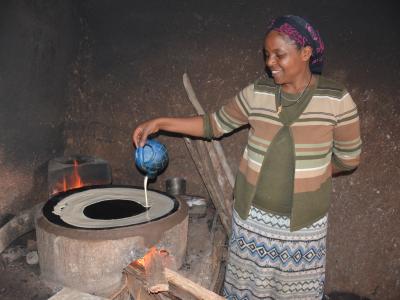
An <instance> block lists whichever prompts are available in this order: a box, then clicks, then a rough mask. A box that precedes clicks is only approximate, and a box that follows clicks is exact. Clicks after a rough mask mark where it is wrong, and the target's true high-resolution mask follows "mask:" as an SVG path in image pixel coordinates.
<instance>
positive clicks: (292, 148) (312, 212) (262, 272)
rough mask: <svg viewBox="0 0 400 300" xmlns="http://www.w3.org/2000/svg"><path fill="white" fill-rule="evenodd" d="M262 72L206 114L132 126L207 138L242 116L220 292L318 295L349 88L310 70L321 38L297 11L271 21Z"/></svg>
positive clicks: (342, 158)
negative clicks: (245, 132)
mask: <svg viewBox="0 0 400 300" xmlns="http://www.w3.org/2000/svg"><path fill="white" fill-rule="evenodd" d="M264 49H265V56H266V66H267V68H268V70H269V74H270V75H271V76H272V78H270V77H269V76H265V77H263V78H261V79H259V80H257V81H256V82H255V83H254V84H251V85H249V86H248V87H246V88H245V89H243V90H242V91H241V92H240V93H239V94H238V95H237V96H236V97H235V98H234V99H233V100H232V101H231V102H229V103H228V104H227V105H225V106H223V107H222V108H221V109H220V110H218V111H217V112H215V113H212V114H207V115H205V116H199V117H190V118H157V119H153V120H150V121H147V122H145V123H143V124H140V125H139V126H138V127H137V128H136V129H135V131H134V134H133V140H134V143H135V144H136V146H143V145H144V143H145V141H146V139H147V136H148V135H149V134H152V133H155V132H157V131H158V130H166V131H172V132H178V133H182V134H185V135H191V136H196V137H206V138H213V137H219V136H222V135H224V134H226V133H228V132H231V131H232V130H234V129H236V128H238V127H240V126H243V125H245V124H249V125H250V132H249V137H248V143H247V147H246V149H245V151H244V153H243V157H242V160H241V162H240V165H239V171H238V174H237V177H236V183H235V189H234V198H235V204H234V212H233V222H232V223H233V225H232V226H233V228H232V236H231V239H230V242H229V261H228V265H227V270H226V275H225V285H224V296H226V297H227V299H321V298H322V296H323V287H324V274H325V255H326V232H327V211H328V207H329V195H330V192H331V177H332V174H333V173H335V172H340V171H348V170H352V169H354V168H356V167H357V165H358V163H359V155H360V148H361V140H360V131H359V119H358V114H357V109H356V106H355V104H354V102H353V100H352V99H351V96H350V95H349V93H348V92H347V91H346V90H345V89H344V88H343V87H342V86H341V85H339V84H337V83H335V82H333V81H330V80H328V79H326V78H324V77H322V76H320V75H319V74H320V73H321V71H322V62H323V60H322V54H323V51H324V45H323V42H322V39H321V37H320V35H319V33H318V31H317V30H315V28H314V27H313V26H312V25H311V24H310V23H309V22H308V21H306V20H305V19H303V18H301V17H298V16H292V15H287V16H283V17H280V18H278V19H276V20H274V21H273V22H272V24H271V25H270V27H269V28H268V31H267V34H266V38H265V42H264Z"/></svg>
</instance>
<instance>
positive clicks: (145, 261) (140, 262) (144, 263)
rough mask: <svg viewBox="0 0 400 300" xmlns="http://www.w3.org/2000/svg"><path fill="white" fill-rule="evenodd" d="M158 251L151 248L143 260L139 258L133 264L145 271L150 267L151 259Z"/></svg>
mask: <svg viewBox="0 0 400 300" xmlns="http://www.w3.org/2000/svg"><path fill="white" fill-rule="evenodd" d="M158 252H159V251H158V250H157V248H156V247H154V246H153V247H151V248H150V250H149V252H147V253H146V254H145V255H144V256H143V257H142V258H139V259H137V260H135V261H134V262H133V264H138V265H140V266H141V267H143V268H144V269H146V266H148V265H149V264H150V262H151V259H152V258H153V256H154V255H157V254H158Z"/></svg>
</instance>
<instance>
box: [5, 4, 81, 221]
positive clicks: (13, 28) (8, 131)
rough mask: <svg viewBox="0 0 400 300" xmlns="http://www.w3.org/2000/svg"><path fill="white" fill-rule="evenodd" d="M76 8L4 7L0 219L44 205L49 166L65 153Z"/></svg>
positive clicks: (64, 6)
mask: <svg viewBox="0 0 400 300" xmlns="http://www.w3.org/2000/svg"><path fill="white" fill-rule="evenodd" d="M75 8H76V3H75V1H61V0H60V1H47V0H39V1H30V0H15V1H11V0H10V1H8V0H7V1H1V4H0V178H1V189H2V191H1V193H0V217H4V216H5V215H7V214H14V213H16V212H17V211H18V210H20V209H22V208H26V207H30V206H32V205H33V204H34V203H35V202H38V201H40V200H44V199H43V197H46V193H45V191H46V186H45V182H44V180H45V176H46V166H47V161H48V160H49V159H50V158H52V157H54V156H55V155H60V154H62V153H63V151H64V140H63V136H62V132H63V123H64V122H63V121H64V114H65V108H66V107H67V98H66V97H65V92H66V90H67V89H66V88H67V85H68V75H69V74H70V69H71V67H70V65H71V62H72V59H73V58H74V57H75V56H76V51H77V43H78V42H79V24H78V18H77V15H76V14H75V11H76V9H75ZM43 192H44V193H43Z"/></svg>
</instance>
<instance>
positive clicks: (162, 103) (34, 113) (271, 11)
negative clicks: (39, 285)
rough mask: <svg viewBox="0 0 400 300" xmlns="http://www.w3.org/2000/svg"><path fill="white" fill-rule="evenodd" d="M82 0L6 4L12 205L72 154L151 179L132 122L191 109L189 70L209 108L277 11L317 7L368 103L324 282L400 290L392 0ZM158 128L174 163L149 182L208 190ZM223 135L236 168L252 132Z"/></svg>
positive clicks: (335, 204)
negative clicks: (142, 168) (141, 167)
mask: <svg viewBox="0 0 400 300" xmlns="http://www.w3.org/2000/svg"><path fill="white" fill-rule="evenodd" d="M79 3H80V4H79V7H78V4H77V3H76V2H74V1H27V0H24V1H22V0H17V1H2V3H1V4H0V17H1V18H0V20H1V21H0V22H1V23H0V24H1V27H0V42H1V43H0V45H1V46H0V62H1V65H0V85H1V86H0V87H1V88H0V99H1V103H0V130H1V134H0V162H1V163H0V176H1V178H2V183H3V185H2V188H3V191H2V193H1V194H0V212H1V215H4V214H6V213H10V212H11V213H13V212H16V211H18V210H19V209H21V208H23V207H27V206H29V205H30V204H31V203H32V202H36V201H38V200H40V199H43V197H44V196H41V195H40V194H41V193H43V191H45V189H43V181H44V175H45V168H46V164H47V161H48V159H50V158H52V157H54V156H58V155H61V154H63V153H65V154H73V153H80V154H88V155H95V156H99V157H101V158H104V159H106V160H108V161H109V162H110V165H111V167H112V170H113V178H114V182H115V183H119V184H133V185H138V186H141V185H142V181H143V177H142V175H141V174H140V173H139V172H138V171H137V170H136V168H135V167H134V164H133V159H132V151H133V147H132V145H131V132H132V130H133V128H134V127H135V125H136V124H137V123H138V122H141V121H143V120H146V119H148V118H152V117H156V116H165V115H167V116H181V115H192V114H194V110H193V108H192V106H191V104H190V103H189V102H188V100H187V97H186V94H185V91H184V88H183V84H182V74H183V73H184V72H185V71H187V72H188V73H189V76H190V78H191V80H192V84H193V87H194V89H195V91H196V93H197V96H198V98H199V100H200V102H201V103H202V105H203V107H204V108H205V110H207V111H212V110H215V109H217V108H218V107H220V106H221V105H222V104H224V103H226V101H227V99H228V98H229V97H231V96H233V95H235V93H237V92H238V91H239V90H240V89H242V88H243V87H244V86H246V85H247V84H248V83H250V82H252V81H253V80H254V79H255V78H257V77H258V76H260V75H261V74H262V72H263V57H262V51H261V49H262V42H263V35H264V31H265V28H266V25H267V24H268V22H269V21H270V20H271V18H272V17H275V16H278V15H282V14H287V13H291V14H300V15H306V16H308V17H309V18H310V19H311V20H313V21H314V23H315V24H317V26H318V27H319V29H320V31H321V33H322V35H323V37H324V39H325V41H326V46H327V52H326V67H325V70H324V75H325V76H327V77H330V78H333V79H336V80H338V81H341V82H343V83H344V84H345V85H346V86H347V88H348V90H349V91H350V93H351V94H352V96H353V98H354V100H355V102H356V103H357V105H358V107H359V110H360V116H361V120H362V135H363V141H364V146H363V155H362V164H361V166H360V168H359V169H358V170H357V171H356V172H355V173H354V174H352V175H351V176H346V177H338V178H335V180H334V191H333V201H332V207H331V210H330V214H329V219H330V223H329V233H328V257H327V259H328V262H327V284H326V289H327V292H328V293H331V292H334V291H340V292H347V293H354V294H357V295H361V296H365V297H368V298H370V299H399V297H400V274H399V272H400V254H399V253H400V252H399V251H398V250H399V243H400V236H399V232H398V228H400V213H399V211H400V207H399V206H400V203H399V201H398V195H399V194H400V185H399V184H398V182H397V177H398V175H399V174H400V162H399V159H398V157H399V151H400V128H399V127H400V123H399V122H398V119H399V114H400V106H399V99H400V93H399V91H398V86H399V84H400V82H399V78H400V76H399V75H400V74H399V71H398V70H400V59H399V57H398V53H400V41H399V37H398V33H397V31H396V30H397V28H399V25H400V24H399V19H398V18H397V16H396V15H395V12H396V9H395V7H394V5H392V4H390V2H388V4H387V5H380V4H379V3H377V2H376V1H351V3H350V2H349V1H330V2H329V1H307V2H293V1H289V0H288V1H282V0H281V1H268V3H267V2H265V1H261V0H260V1H234V2H232V1H218V2H216V1H208V0H206V1H194V0H193V1H162V0H152V1H147V2H145V3H144V2H143V1H127V0H120V1H106V0H97V1H94V0H88V1H80V2H79ZM78 21H79V22H78ZM78 23H79V24H78ZM78 27H79V28H80V29H81V30H82V35H79V33H77V31H78V29H77V28H78ZM78 37H80V38H79V43H78ZM78 46H79V52H78V54H77V56H75V51H76V49H77V48H78ZM72 62H73V67H72V68H70V66H71V63H72ZM69 74H71V76H72V77H68V75H69ZM158 138H159V140H160V141H162V142H164V143H165V144H166V145H167V147H168V150H169V153H170V165H169V166H168V168H167V170H166V171H165V172H164V173H163V174H162V175H161V176H159V178H158V179H157V181H156V182H154V183H151V184H150V187H151V188H155V189H159V190H164V181H165V179H166V178H168V177H171V176H182V177H185V178H186V179H187V181H188V193H190V194H197V195H203V196H205V197H207V193H206V190H205V188H204V186H203V184H202V182H201V179H200V177H199V175H198V174H197V172H196V169H195V165H194V164H193V162H192V161H191V159H190V156H189V154H188V151H187V150H186V148H185V145H184V143H183V141H182V139H181V138H180V137H177V136H174V135H168V134H161V135H160V136H159V137H158ZM222 143H223V147H224V149H225V151H226V154H227V158H228V162H229V164H230V165H231V167H232V169H233V170H234V171H236V170H237V165H238V160H239V158H240V156H241V153H242V151H243V148H244V146H245V143H246V131H245V130H244V131H241V132H238V133H236V134H234V135H232V136H229V137H227V138H225V139H224V140H223V141H222ZM41 184H42V185H41ZM38 187H40V188H39V189H38Z"/></svg>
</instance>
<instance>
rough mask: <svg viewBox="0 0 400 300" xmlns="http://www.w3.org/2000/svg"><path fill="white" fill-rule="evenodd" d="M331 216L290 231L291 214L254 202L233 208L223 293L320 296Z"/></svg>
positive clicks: (243, 298) (236, 298) (235, 296)
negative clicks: (244, 211) (242, 211)
mask: <svg viewBox="0 0 400 300" xmlns="http://www.w3.org/2000/svg"><path fill="white" fill-rule="evenodd" d="M327 219H328V218H327V216H325V217H323V218H322V219H320V220H318V221H316V222H315V223H313V224H312V225H310V226H308V227H306V228H303V229H301V230H298V231H293V232H290V228H289V226H290V219H289V218H288V217H284V216H279V215H275V214H271V213H266V212H264V211H262V210H259V209H257V208H255V207H252V208H251V210H250V213H249V217H248V218H247V219H246V220H242V219H241V218H240V217H239V215H238V214H237V213H236V212H235V211H234V212H233V222H232V223H233V224H232V236H231V239H230V241H229V260H228V265H227V268H226V275H225V283H224V290H223V293H224V296H225V297H226V298H227V299H229V300H256V299H275V300H278V299H296V300H300V299H321V298H322V296H323V289H324V279H325V252H326V232H327Z"/></svg>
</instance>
